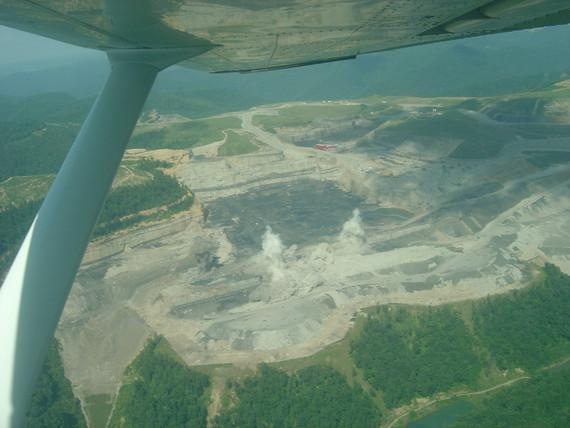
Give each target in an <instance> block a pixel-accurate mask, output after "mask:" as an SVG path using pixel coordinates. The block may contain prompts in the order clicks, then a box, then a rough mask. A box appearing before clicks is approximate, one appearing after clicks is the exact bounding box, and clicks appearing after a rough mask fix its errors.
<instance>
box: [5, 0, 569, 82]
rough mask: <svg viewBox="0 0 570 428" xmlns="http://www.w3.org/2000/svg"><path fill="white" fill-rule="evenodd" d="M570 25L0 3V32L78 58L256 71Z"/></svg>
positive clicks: (463, 1) (509, 7)
mask: <svg viewBox="0 0 570 428" xmlns="http://www.w3.org/2000/svg"><path fill="white" fill-rule="evenodd" d="M569 22H570V2H568V1H567V0H495V1H489V0H201V1H194V0H82V1H72V0H0V24H3V25H6V26H9V27H14V28H17V29H20V30H24V31H27V32H31V33H36V34H40V35H43V36H46V37H51V38H54V39H57V40H60V41H63V42H67V43H71V44H75V45H79V46H84V47H87V48H93V49H100V50H109V49H173V48H205V47H208V48H209V49H207V52H205V53H203V54H201V55H198V56H196V57H193V58H192V59H189V60H187V61H185V62H184V65H186V66H188V67H191V68H196V69H202V70H207V71H210V72H230V71H242V72H244V71H260V70H270V69H277V68H286V67H295V66H300V65H307V64H314V63H319V62H327V61H335V60H339V59H347V58H354V57H356V56H357V55H361V54H365V53H369V52H380V51H385V50H390V49H396V48H400V47H404V46H412V45H419V44H425V43H433V42H438V41H443V40H450V39H456V38H462V37H470V36H477V35H483V34H492V33H498V32H504V31H512V30H517V29H525V28H534V27H543V26H548V25H557V24H566V23H569Z"/></svg>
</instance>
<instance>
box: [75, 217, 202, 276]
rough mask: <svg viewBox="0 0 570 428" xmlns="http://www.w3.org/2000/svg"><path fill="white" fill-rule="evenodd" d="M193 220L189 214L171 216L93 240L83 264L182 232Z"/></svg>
mask: <svg viewBox="0 0 570 428" xmlns="http://www.w3.org/2000/svg"><path fill="white" fill-rule="evenodd" d="M191 221H192V217H191V216H189V215H185V216H184V217H180V218H175V219H172V218H169V219H166V220H164V221H162V222H160V223H158V224H152V225H149V226H146V227H144V226H142V227H141V226H137V229H136V230H132V231H129V232H127V233H126V234H124V235H120V236H115V237H111V238H107V239H103V240H99V241H96V242H93V243H91V244H89V246H88V247H87V251H85V255H84V256H83V261H82V262H81V265H82V266H86V265H89V264H92V263H95V262H98V261H100V260H103V259H106V258H107V257H112V256H115V255H117V254H120V253H122V252H123V251H125V250H126V249H127V248H134V247H136V246H138V245H142V244H146V243H148V242H151V241H155V240H157V239H160V238H164V237H165V236H169V235H173V234H175V233H178V232H182V231H183V230H185V229H186V228H187V227H188V225H189V224H190V222H191Z"/></svg>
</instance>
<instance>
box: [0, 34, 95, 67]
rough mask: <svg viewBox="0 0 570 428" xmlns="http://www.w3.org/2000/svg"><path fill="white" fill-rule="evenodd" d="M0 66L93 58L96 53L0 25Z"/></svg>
mask: <svg viewBox="0 0 570 428" xmlns="http://www.w3.org/2000/svg"><path fill="white" fill-rule="evenodd" d="M0 52H2V55H1V56H0V66H4V65H11V66H13V65H16V64H18V63H25V62H33V61H38V60H39V61H46V60H62V59H67V58H73V57H76V56H81V57H85V56H93V57H96V56H97V55H100V54H98V53H97V52H94V51H91V50H90V49H84V48H79V47H76V46H73V45H68V44H66V43H61V42H57V41H55V40H52V39H48V38H45V37H40V36H36V35H35V34H30V33H25V32H23V31H18V30H13V29H11V28H8V27H4V26H2V25H0Z"/></svg>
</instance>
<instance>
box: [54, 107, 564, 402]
mask: <svg viewBox="0 0 570 428" xmlns="http://www.w3.org/2000/svg"><path fill="white" fill-rule="evenodd" d="M244 115H245V116H244V127H245V128H247V130H248V132H255V133H256V137H257V138H258V139H259V140H260V141H262V142H263V143H264V144H265V146H264V147H263V148H262V149H261V150H260V151H259V152H258V153H256V154H255V155H245V156H237V157H235V158H233V159H231V160H228V159H220V158H207V157H204V158H202V159H188V158H184V160H183V161H181V162H180V163H179V164H178V166H177V168H176V173H177V175H178V176H179V177H181V179H182V180H184V181H185V182H186V183H187V184H188V185H189V187H190V188H192V189H193V190H195V192H196V196H197V198H198V200H200V201H202V203H204V207H203V210H201V209H200V207H199V206H198V207H197V208H195V211H194V212H193V213H192V214H190V215H188V216H186V217H181V218H178V219H175V220H167V221H164V222H162V223H161V224H158V225H154V226H151V227H149V228H142V229H138V230H136V231H134V232H130V233H127V234H125V235H124V236H122V237H120V238H116V239H112V240H109V241H106V242H100V243H97V244H96V245H93V246H92V247H91V248H90V249H89V253H88V255H87V256H86V261H87V262H89V263H88V265H86V266H84V267H83V269H82V271H81V273H80V275H79V276H78V278H77V281H76V284H75V286H74V288H73V290H72V294H71V297H70V299H69V302H68V305H67V306H66V309H65V314H64V317H63V319H62V322H61V324H60V328H59V332H58V335H59V337H60V338H61V340H62V342H63V345H64V353H63V357H64V361H65V365H66V371H67V374H68V375H69V376H70V378H71V379H72V381H73V383H74V385H75V386H76V388H77V389H78V391H79V392H80V394H81V395H82V396H86V395H91V394H96V393H103V392H105V393H113V392H114V391H115V389H116V386H117V382H118V381H119V379H120V374H121V373H122V370H123V369H124V367H125V366H126V365H127V363H128V361H129V360H130V359H131V358H133V357H134V355H135V354H136V353H137V351H138V350H139V349H140V347H141V346H142V343H143V341H144V338H145V337H146V336H147V335H148V334H149V333H150V332H158V333H160V334H163V335H164V336H166V337H167V338H168V340H169V342H170V343H171V344H172V345H173V347H174V348H175V350H176V351H177V352H179V353H180V355H181V356H182V358H184V359H185V361H187V362H188V363H189V364H211V363H226V362H233V363H239V362H246V363H251V362H257V361H273V360H282V359H289V358H294V357H301V356H304V355H308V354H310V353H313V352H316V351H317V350H319V349H321V348H322V347H324V346H326V345H327V344H330V343H332V342H334V341H336V340H338V339H340V338H342V337H343V336H344V334H345V333H346V331H347V330H348V328H349V327H350V325H351V321H350V320H351V318H352V317H353V315H354V313H355V311H357V310H359V309H360V308H362V307H365V306H370V305H373V304H376V303H387V302H410V303H421V304H438V303H442V302H446V301H452V300H461V299H467V298H477V297H482V296H484V295H487V294H489V293H497V292H503V291H506V290H509V289H512V288H514V287H518V286H520V285H521V283H522V282H523V280H524V279H525V276H526V275H528V273H527V272H528V269H527V268H528V266H529V264H530V263H531V262H532V261H533V260H535V259H537V258H538V259H541V260H549V261H551V262H554V263H556V264H558V265H559V266H561V268H562V269H563V270H564V271H566V272H570V252H569V251H568V249H567V245H566V243H567V242H568V240H569V239H570V220H569V219H570V215H569V214H570V213H569V211H570V188H569V184H568V183H569V182H570V169H569V168H568V165H566V164H556V165H555V164H553V165H546V166H544V167H537V166H535V165H533V164H532V163H529V161H528V156H529V155H528V154H527V152H528V151H529V150H539V148H540V147H542V150H544V149H545V147H546V146H547V147H548V149H549V150H564V148H565V147H567V142H565V141H562V140H547V141H542V142H541V143H540V145H539V144H537V143H535V142H533V141H518V142H516V143H512V144H508V145H506V146H505V149H504V150H503V152H501V154H500V155H498V156H495V157H493V158H490V159H485V160H477V161H475V160H464V161H462V160H458V159H449V158H448V154H449V152H450V147H455V146H456V145H457V142H442V143H441V148H440V149H441V150H440V151H439V152H438V153H440V155H439V157H437V156H435V154H434V153H436V151H432V152H430V154H429V157H427V158H424V157H422V155H421V150H420V149H419V148H418V147H416V146H413V145H410V144H408V143H407V142H403V143H402V145H405V147H386V148H385V149H384V151H382V150H376V151H375V154H374V156H369V155H366V154H363V153H354V152H351V151H350V150H349V149H347V150H346V151H345V152H339V153H317V152H316V151H315V150H313V149H310V148H304V147H297V146H294V145H288V144H285V143H283V142H281V141H280V140H279V139H278V138H277V137H275V136H274V135H273V134H268V135H269V136H268V135H266V134H267V133H265V132H264V131H262V130H256V129H253V128H252V125H251V120H250V119H251V117H250V116H251V114H250V113H247V114H244ZM247 115H250V116H247ZM248 117H249V119H248ZM248 120H249V122H248ZM347 144H348V143H347ZM446 144H449V147H447V148H446V147H444V146H445V145H446ZM545 145H546V146H545ZM347 147H350V145H348V146H347ZM399 149H402V150H399ZM404 149H405V150H404ZM438 150H439V149H438Z"/></svg>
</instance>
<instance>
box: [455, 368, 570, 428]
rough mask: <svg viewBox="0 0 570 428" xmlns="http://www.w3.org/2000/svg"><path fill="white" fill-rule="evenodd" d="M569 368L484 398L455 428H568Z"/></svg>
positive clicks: (553, 371) (551, 372) (542, 374)
mask: <svg viewBox="0 0 570 428" xmlns="http://www.w3.org/2000/svg"><path fill="white" fill-rule="evenodd" d="M569 385H570V367H568V365H567V366H566V367H564V368H558V369H551V370H547V371H545V372H542V373H539V374H537V376H536V377H534V378H532V379H530V380H528V381H521V382H519V383H517V384H515V385H513V386H512V387H510V388H507V389H503V390H501V391H500V392H497V393H495V394H492V395H489V396H487V397H485V398H484V399H483V400H482V401H481V402H480V403H477V405H476V408H475V410H474V411H471V412H469V413H468V414H467V415H465V416H463V417H461V418H460V419H458V420H457V421H456V422H455V424H454V425H453V426H454V427H455V428H468V427H473V428H511V427H517V428H535V427H541V428H561V427H568V426H570V388H569Z"/></svg>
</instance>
